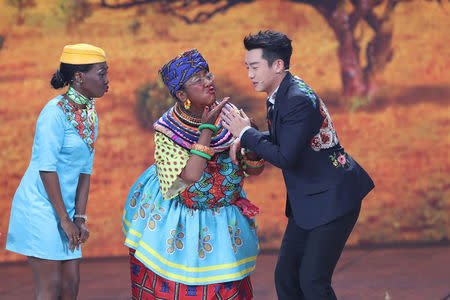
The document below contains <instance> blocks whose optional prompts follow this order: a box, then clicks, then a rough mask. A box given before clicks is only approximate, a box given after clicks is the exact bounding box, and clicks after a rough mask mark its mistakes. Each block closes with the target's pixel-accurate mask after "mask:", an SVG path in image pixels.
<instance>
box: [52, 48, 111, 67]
mask: <svg viewBox="0 0 450 300" xmlns="http://www.w3.org/2000/svg"><path fill="white" fill-rule="evenodd" d="M60 60H61V62H62V63H66V64H72V65H86V64H95V63H101V62H105V61H106V54H105V51H103V49H101V48H99V47H95V46H92V45H89V44H75V45H67V46H64V49H63V52H62V54H61V59H60Z"/></svg>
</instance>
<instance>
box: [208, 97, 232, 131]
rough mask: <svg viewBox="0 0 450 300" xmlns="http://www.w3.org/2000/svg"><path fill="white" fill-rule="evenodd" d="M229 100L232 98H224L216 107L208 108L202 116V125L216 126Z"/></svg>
mask: <svg viewBox="0 0 450 300" xmlns="http://www.w3.org/2000/svg"><path fill="white" fill-rule="evenodd" d="M229 100H230V97H225V98H223V100H222V101H221V102H220V103H219V104H217V105H216V106H215V107H214V106H212V107H213V108H212V109H210V108H209V107H208V106H206V107H205V109H204V110H203V114H202V124H212V125H214V124H215V123H216V120H217V118H218V117H219V114H220V112H221V111H222V108H223V107H224V106H225V104H227V103H228V101H229Z"/></svg>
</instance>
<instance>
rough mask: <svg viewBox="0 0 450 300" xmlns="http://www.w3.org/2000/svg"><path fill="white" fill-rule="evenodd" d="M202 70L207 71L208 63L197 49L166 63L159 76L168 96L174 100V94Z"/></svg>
mask: <svg viewBox="0 0 450 300" xmlns="http://www.w3.org/2000/svg"><path fill="white" fill-rule="evenodd" d="M203 69H205V70H206V71H209V66H208V63H207V62H206V60H205V59H204V58H203V56H202V55H201V54H200V53H199V52H198V51H197V49H191V50H188V51H186V52H184V53H182V54H180V55H178V56H177V57H175V58H173V59H171V60H170V61H169V62H167V63H166V64H165V65H164V66H162V68H161V69H159V74H160V75H161V78H162V80H163V82H164V84H165V85H166V86H167V87H168V88H169V92H170V94H171V95H172V97H174V98H175V97H176V96H175V93H176V92H177V91H178V90H179V89H180V88H181V86H182V85H183V84H184V83H185V82H186V81H187V80H188V79H189V77H191V75H192V74H194V73H197V72H199V71H201V70H203Z"/></svg>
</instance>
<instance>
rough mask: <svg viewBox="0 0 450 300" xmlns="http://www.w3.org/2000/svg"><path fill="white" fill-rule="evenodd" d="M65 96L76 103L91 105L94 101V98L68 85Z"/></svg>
mask: <svg viewBox="0 0 450 300" xmlns="http://www.w3.org/2000/svg"><path fill="white" fill-rule="evenodd" d="M66 96H67V97H69V99H70V100H72V101H73V102H75V103H76V104H80V105H92V103H93V102H94V99H92V98H87V97H85V96H84V95H82V94H80V93H79V92H78V91H77V90H76V89H74V88H73V87H72V86H70V87H69V89H68V90H67V93H66Z"/></svg>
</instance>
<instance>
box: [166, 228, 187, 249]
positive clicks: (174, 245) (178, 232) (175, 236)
mask: <svg viewBox="0 0 450 300" xmlns="http://www.w3.org/2000/svg"><path fill="white" fill-rule="evenodd" d="M170 235H171V236H172V237H171V238H169V239H168V240H167V244H169V246H170V247H169V248H167V253H170V254H172V253H174V252H175V250H176V249H178V250H183V248H184V245H183V238H184V232H183V225H181V224H178V226H177V228H176V229H172V230H171V231H170Z"/></svg>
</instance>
